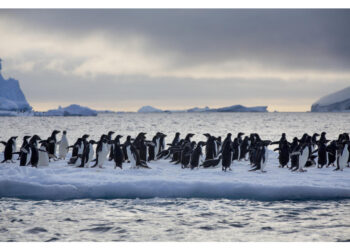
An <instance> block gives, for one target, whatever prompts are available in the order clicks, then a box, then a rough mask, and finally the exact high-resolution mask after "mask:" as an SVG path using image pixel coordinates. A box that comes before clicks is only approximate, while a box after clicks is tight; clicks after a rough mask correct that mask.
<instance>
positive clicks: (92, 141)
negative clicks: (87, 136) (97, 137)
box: [89, 140, 97, 144]
mask: <svg viewBox="0 0 350 250" xmlns="http://www.w3.org/2000/svg"><path fill="white" fill-rule="evenodd" d="M89 144H97V142H96V141H94V140H90V141H89Z"/></svg>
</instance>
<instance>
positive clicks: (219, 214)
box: [0, 113, 350, 241]
mask: <svg viewBox="0 0 350 250" xmlns="http://www.w3.org/2000/svg"><path fill="white" fill-rule="evenodd" d="M0 121H1V122H0V140H7V139H8V138H9V137H10V136H14V135H18V136H19V138H20V140H19V141H18V144H20V143H21V138H22V137H23V136H24V135H27V134H29V135H32V134H38V135H39V136H41V137H42V138H47V137H48V136H49V134H50V132H51V131H52V130H53V129H58V130H67V132H68V139H69V141H70V142H71V143H73V142H74V140H75V139H76V138H77V137H78V136H81V135H82V134H83V133H88V134H90V135H91V138H92V139H98V138H99V137H100V135H101V134H102V133H107V132H108V131H109V130H113V131H115V132H116V133H118V134H122V135H132V136H135V135H136V134H137V133H138V132H140V131H143V132H147V134H148V135H149V137H151V136H153V135H154V134H155V133H156V132H157V131H161V132H163V133H165V134H168V135H169V138H167V141H168V142H169V141H170V140H172V138H173V135H174V133H175V132H181V134H182V135H183V136H184V135H185V134H186V133H188V132H191V133H195V134H196V136H195V137H194V138H193V139H194V140H204V136H203V135H202V134H203V133H206V132H209V133H211V134H213V135H216V136H218V135H221V136H223V137H224V136H225V135H226V133H228V132H231V133H232V134H233V135H235V134H237V133H238V132H240V131H241V132H245V133H247V134H249V133H252V132H258V133H259V134H260V136H261V138H262V139H270V140H276V139H279V137H280V135H281V133H282V132H285V133H287V137H288V139H289V140H291V139H292V138H293V137H294V136H298V137H300V136H301V135H302V134H303V133H305V132H307V133H309V134H312V133H314V132H322V131H326V132H327V138H329V139H333V138H336V137H337V136H338V134H339V133H342V132H350V131H349V124H350V114H347V113H209V114H207V113H193V114H181V113H178V114H175V113H173V114H118V115H117V114H108V115H99V116H98V117H0ZM272 148H273V147H272ZM272 148H271V149H272ZM0 150H3V147H2V146H1V147H0ZM0 158H2V156H1V157H0ZM273 158H275V155H273ZM275 163H276V159H274V160H271V164H270V165H269V166H268V167H269V170H268V173H266V174H265V175H259V174H255V173H251V172H247V170H246V169H244V167H245V166H244V164H245V163H240V164H241V165H239V166H238V167H237V168H236V169H235V167H234V166H233V169H234V170H233V172H232V173H227V174H225V173H222V172H220V170H215V169H214V170H213V171H216V172H213V178H214V177H215V179H214V180H213V186H211V187H219V186H218V184H220V183H218V182H220V178H221V177H222V179H223V182H224V183H228V182H229V181H235V182H237V183H239V184H240V182H239V181H240V177H242V179H244V180H242V182H243V181H244V182H249V179H250V177H251V180H252V182H258V181H260V183H259V185H267V184H266V182H271V183H272V182H273V180H276V179H278V178H279V177H281V178H282V176H283V178H285V179H286V180H287V178H288V179H290V177H291V176H290V175H289V172H287V171H288V170H286V169H283V170H281V169H277V170H278V171H277V170H276V171H275V169H276V165H275ZM56 164H59V163H56ZM15 165H16V164H13V165H5V166H4V165H2V166H0V189H3V190H0V241H349V240H350V200H349V199H348V198H327V199H322V193H323V192H324V193H325V197H326V193H327V192H326V191H327V190H326V189H324V186H323V189H321V188H320V187H318V186H317V185H318V183H323V184H322V185H324V182H328V179H326V178H330V179H329V180H330V184H329V186H327V187H332V186H334V187H338V188H339V187H341V188H342V194H343V196H340V197H349V190H350V179H348V181H349V182H347V178H348V177H349V174H348V172H350V169H345V170H344V173H337V172H333V171H331V169H322V170H317V169H310V170H308V172H307V173H305V174H299V175H298V174H295V175H293V176H292V178H295V179H292V180H289V181H290V182H295V185H294V186H288V189H281V191H280V192H289V193H292V191H293V189H295V191H296V192H297V193H298V192H299V193H298V194H299V195H301V194H302V193H303V192H304V189H299V186H300V185H302V183H305V185H312V187H313V190H312V192H310V194H308V195H307V196H303V195H301V196H300V197H302V198H300V199H295V197H293V199H288V194H289V193H286V194H284V195H278V196H273V197H279V198H278V199H274V198H271V196H270V194H269V192H271V190H273V192H276V186H274V189H266V190H265V189H264V190H262V191H261V193H260V197H270V198H269V199H259V198H258V199H256V198H254V196H247V197H248V198H245V199H242V198H239V196H237V195H235V196H232V198H230V199H227V198H224V197H221V196H220V192H218V191H216V193H215V192H214V194H218V196H217V197H216V198H215V197H213V196H212V195H211V197H209V198H208V197H207V198H206V197H205V196H203V195H202V196H203V197H201V198H199V197H195V196H194V197H191V195H188V190H191V188H193V193H198V190H197V188H198V187H197V186H191V185H189V186H188V189H186V192H187V193H186V198H184V197H177V196H181V195H177V196H175V197H162V198H156V197H150V198H147V199H145V198H143V199H138V198H135V195H133V196H132V198H128V199H125V198H115V197H113V196H111V197H109V194H110V193H113V192H108V190H107V191H106V190H105V189H103V190H104V191H103V190H102V191H101V190H100V188H99V186H98V183H100V182H101V183H103V181H104V180H103V178H104V179H106V178H107V177H109V178H111V179H108V178H107V180H105V182H108V183H107V184H110V183H112V184H119V182H121V179H120V178H123V177H125V178H126V179H127V178H132V177H133V176H132V175H133V174H134V175H135V178H136V179H137V182H135V183H140V178H141V179H142V178H144V179H145V180H146V181H148V180H152V181H153V182H152V181H149V183H148V184H149V185H156V184H157V183H158V184H159V183H160V186H159V187H152V188H154V189H162V188H164V187H167V188H171V187H175V186H167V185H165V184H166V183H165V184H164V182H159V180H158V179H157V175H161V177H162V178H163V179H162V181H164V180H165V179H167V178H169V179H171V178H172V177H173V176H171V175H179V176H180V177H179V178H181V179H184V180H185V179H186V177H187V176H189V178H188V179H187V180H185V181H187V182H186V184H188V183H191V180H192V179H191V178H193V180H195V181H198V180H197V179H195V178H196V177H195V176H197V175H198V176H199V178H202V177H201V176H202V173H203V178H204V179H206V180H208V178H210V173H208V172H205V170H201V169H199V170H195V171H197V172H182V170H179V169H177V168H176V169H175V170H171V171H170V170H169V172H170V173H171V174H170V175H169V176H167V175H166V174H164V173H167V172H168V170H167V169H166V168H162V166H161V165H162V164H158V165H155V170H154V172H147V173H146V172H142V171H138V172H128V171H129V170H128V169H123V170H120V172H116V171H115V172H113V174H115V176H118V178H119V179H117V183H113V180H112V178H113V175H112V172H109V171H112V169H113V168H112V166H111V165H110V166H109V165H108V166H107V169H106V170H104V169H102V170H98V171H100V172H103V171H104V175H100V177H99V176H97V175H98V174H97V172H96V173H95V172H92V170H91V169H84V171H85V172H82V175H83V176H84V178H85V179H84V178H82V177H81V176H78V175H77V172H76V171H74V172H73V170H71V169H70V168H65V167H64V166H63V165H62V166H60V165H59V166H55V167H53V168H52V169H50V168H49V169H32V168H30V169H29V168H28V169H26V168H18V167H17V166H15ZM17 165H18V164H17ZM108 167H110V169H108ZM126 168H127V166H126ZM82 171H83V170H82ZM152 171H153V170H152ZM184 171H187V170H184ZM282 171H283V172H282ZM39 173H40V174H39ZM197 173H198V174H197ZM93 174H95V175H96V180H94V181H95V182H94V183H93V184H94V185H93V186H89V188H90V189H88V190H90V191H89V192H91V193H93V194H96V193H95V191H99V192H105V193H106V194H105V195H104V196H101V195H97V196H96V198H91V197H90V198H85V199H81V198H75V197H74V196H72V198H68V199H62V200H60V199H51V198H50V196H45V195H44V196H41V193H42V192H46V191H47V189H45V188H47V187H48V186H49V185H51V186H50V188H51V189H50V190H51V191H50V192H52V187H55V186H54V185H58V184H62V186H63V184H64V187H67V188H73V189H74V188H75V189H77V188H79V187H80V186H79V185H78V184H81V183H80V182H81V181H82V180H84V181H86V180H89V179H94V175H93ZM152 174H153V175H154V176H151V175H152ZM230 174H231V175H232V179H231V177H230V176H229V175H230ZM72 176H73V177H74V178H73V177H72ZM111 176H112V177H111ZM70 177H72V179H69V178H70ZM45 178H48V179H45ZM49 178H50V179H49ZM59 178H62V179H67V180H68V182H72V185H73V184H74V185H75V186H74V185H73V186H72V185H71V186H69V185H67V183H61V182H62V180H61V179H59ZM79 178H80V179H79ZM99 178H101V179H99ZM116 178H117V177H116ZM152 178H153V179H152ZM38 179H41V180H40V183H39V182H38ZM136 179H135V180H136ZM264 179H266V181H265V182H264ZM325 179H326V181H325ZM300 180H301V181H300ZM337 180H339V182H340V183H341V186H337V185H338V183H337ZM9 181H13V182H11V186H10V185H9ZM16 181H17V182H16ZM21 181H26V186H25V187H27V189H30V188H32V186H31V185H32V184H33V183H37V182H38V183H37V184H38V185H37V186H35V189H33V192H36V193H35V196H33V197H32V198H31V197H30V196H25V197H21V196H20V195H18V192H19V191H18V190H16V185H19V184H20V183H21ZM54 181H57V183H56V182H55V183H54V185H53V182H54ZM214 181H215V183H214ZM16 183H17V184H16ZM135 183H132V184H135ZM276 183H277V185H278V182H275V183H274V185H276ZM347 183H349V184H347ZM104 184H106V183H104ZM214 184H215V185H216V186H215V185H214ZM52 185H53V186H52ZM161 185H163V186H161ZM172 185H182V183H181V182H173V184H172ZM62 186H59V185H58V186H57V187H60V188H62ZM105 187H107V188H115V187H119V186H118V185H116V186H113V185H106V186H105ZM127 187H128V186H127ZM129 187H132V188H135V187H133V186H130V185H129ZM142 187H143V186H142ZM146 187H147V188H148V189H149V186H146ZM248 187H250V186H248ZM94 188H96V190H94ZM224 188H225V186H224V185H223V189H224ZM230 188H233V189H234V188H235V187H231V186H230ZM240 188H241V189H240V190H242V186H241V187H240ZM243 188H245V186H243ZM318 188H320V189H319V192H318V193H317V196H312V195H313V194H314V193H315V192H314V191H315V189H318ZM7 189H8V190H7ZM10 189H11V190H10ZM97 189H99V190H97ZM64 190H65V189H58V193H59V192H63V191H64ZM110 191H111V190H110ZM136 191H137V192H140V190H136ZM146 191H149V190H145V192H146ZM163 191H164V190H163ZM180 191H181V190H180ZM277 191H278V190H277ZM306 191H308V190H306ZM21 192H22V191H21ZM30 192H31V191H30V190H29V193H30ZM227 192H230V190H228V191H227ZM227 192H226V193H225V195H224V196H225V197H226V194H227ZM256 192H258V191H256ZM308 192H309V191H308ZM332 192H333V191H332ZM337 192H338V191H337ZM169 193H171V190H169ZM56 194H57V192H55V195H56ZM99 194H100V193H99ZM136 194H138V193H136ZM162 194H164V192H162ZM177 194H178V193H177ZM212 194H213V193H212ZM344 194H345V196H344ZM310 195H311V196H310ZM327 195H328V196H329V193H327ZM136 196H137V195H136ZM328 196H327V197H328ZM40 197H45V198H40ZM77 197H79V196H77ZM101 197H104V198H101ZM228 197H230V196H228ZM249 197H252V198H249ZM281 197H282V198H281ZM310 197H311V198H310ZM320 197H321V198H320ZM329 197H333V196H329ZM319 198H320V199H319Z"/></svg>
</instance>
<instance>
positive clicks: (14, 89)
mask: <svg viewBox="0 0 350 250" xmlns="http://www.w3.org/2000/svg"><path fill="white" fill-rule="evenodd" d="M1 69H2V66H1V59H0V110H6V111H21V112H23V111H31V110H32V107H31V106H30V105H29V103H28V101H27V99H26V97H25V96H24V94H23V92H22V90H21V87H20V85H19V82H18V81H17V80H16V79H13V78H9V79H5V78H4V77H3V76H2V74H1Z"/></svg>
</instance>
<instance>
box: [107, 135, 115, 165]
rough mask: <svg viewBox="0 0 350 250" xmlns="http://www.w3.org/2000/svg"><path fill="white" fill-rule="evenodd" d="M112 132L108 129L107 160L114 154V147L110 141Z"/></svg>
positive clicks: (111, 158)
mask: <svg viewBox="0 0 350 250" xmlns="http://www.w3.org/2000/svg"><path fill="white" fill-rule="evenodd" d="M113 134H114V132H113V131H109V132H108V134H107V139H108V151H109V157H108V161H111V160H113V154H114V148H113V143H112V135H113Z"/></svg>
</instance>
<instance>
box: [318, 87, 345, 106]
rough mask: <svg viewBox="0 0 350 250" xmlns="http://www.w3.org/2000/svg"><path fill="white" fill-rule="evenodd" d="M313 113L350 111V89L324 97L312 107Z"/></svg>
mask: <svg viewBox="0 0 350 250" xmlns="http://www.w3.org/2000/svg"><path fill="white" fill-rule="evenodd" d="M311 111H313V112H331V111H350V87H347V88H345V89H342V90H339V91H337V92H335V93H332V94H329V95H326V96H323V97H322V98H320V99H319V100H318V101H316V102H315V103H314V104H312V106H311Z"/></svg>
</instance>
